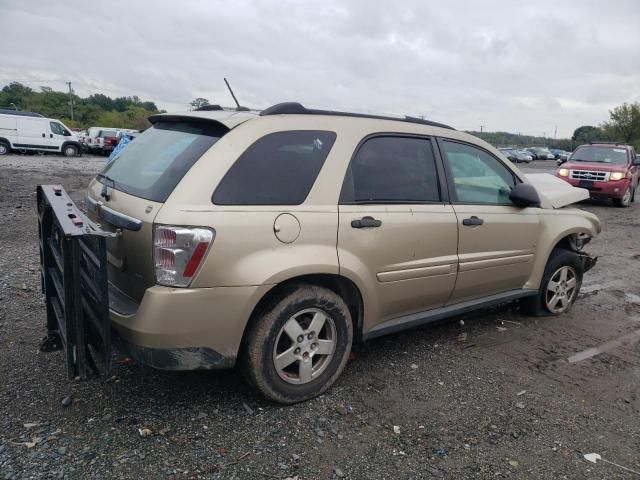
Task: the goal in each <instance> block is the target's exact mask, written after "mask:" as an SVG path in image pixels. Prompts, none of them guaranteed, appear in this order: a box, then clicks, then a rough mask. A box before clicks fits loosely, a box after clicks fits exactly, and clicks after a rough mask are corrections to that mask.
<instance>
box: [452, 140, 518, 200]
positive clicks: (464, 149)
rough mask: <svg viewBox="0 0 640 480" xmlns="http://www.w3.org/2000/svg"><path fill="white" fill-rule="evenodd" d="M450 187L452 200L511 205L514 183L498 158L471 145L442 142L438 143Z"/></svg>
mask: <svg viewBox="0 0 640 480" xmlns="http://www.w3.org/2000/svg"><path fill="white" fill-rule="evenodd" d="M441 145H442V147H443V150H444V153H445V155H446V160H447V162H446V163H447V167H448V170H449V175H450V177H451V183H452V184H453V185H452V186H453V189H452V190H453V195H454V201H456V202H457V203H472V204H476V203H480V204H494V205H505V204H507V205H510V204H511V203H512V202H511V200H509V193H510V192H511V189H512V188H513V187H514V186H515V184H516V180H515V178H514V175H513V174H512V173H511V171H510V170H509V169H508V168H507V167H505V166H504V165H503V164H502V163H501V162H500V161H499V160H498V159H497V158H495V157H494V156H493V155H490V154H489V153H487V152H485V151H484V150H481V149H479V148H476V147H473V146H471V145H467V144H463V143H458V142H451V141H447V140H444V141H442V143H441Z"/></svg>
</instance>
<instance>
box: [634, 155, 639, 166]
mask: <svg viewBox="0 0 640 480" xmlns="http://www.w3.org/2000/svg"><path fill="white" fill-rule="evenodd" d="M632 164H633V165H636V166H640V155H636V158H634V159H633V162H632Z"/></svg>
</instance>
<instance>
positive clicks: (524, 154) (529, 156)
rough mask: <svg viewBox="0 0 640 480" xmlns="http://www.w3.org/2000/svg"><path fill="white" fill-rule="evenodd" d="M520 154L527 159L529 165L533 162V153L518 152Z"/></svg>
mask: <svg viewBox="0 0 640 480" xmlns="http://www.w3.org/2000/svg"><path fill="white" fill-rule="evenodd" d="M518 153H520V155H522V156H523V157H524V158H525V161H526V162H527V163H529V162H530V161H531V160H533V155H531V153H530V152H528V151H527V150H518Z"/></svg>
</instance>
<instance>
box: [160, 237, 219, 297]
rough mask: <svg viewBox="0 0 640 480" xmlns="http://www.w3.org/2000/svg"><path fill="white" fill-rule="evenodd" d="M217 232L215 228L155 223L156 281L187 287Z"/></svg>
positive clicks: (161, 283)
mask: <svg viewBox="0 0 640 480" xmlns="http://www.w3.org/2000/svg"><path fill="white" fill-rule="evenodd" d="M215 236H216V233H215V231H214V230H212V229H209V228H202V227H174V226H170V225H155V226H154V228H153V264H154V266H155V274H156V282H157V283H159V284H160V285H166V286H169V287H188V286H189V284H190V283H191V280H193V277H194V276H195V275H196V273H198V270H199V269H200V266H201V265H202V262H203V260H204V258H205V257H206V256H207V252H208V251H209V247H210V246H211V244H212V243H213V239H214V238H215Z"/></svg>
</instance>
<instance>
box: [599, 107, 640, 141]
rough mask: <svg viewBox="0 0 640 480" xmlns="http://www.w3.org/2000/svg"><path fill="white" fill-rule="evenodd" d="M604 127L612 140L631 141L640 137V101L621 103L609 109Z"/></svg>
mask: <svg viewBox="0 0 640 480" xmlns="http://www.w3.org/2000/svg"><path fill="white" fill-rule="evenodd" d="M609 117H610V120H609V122H606V123H605V124H604V128H605V130H606V131H608V132H609V133H610V134H611V137H613V139H614V140H622V141H624V142H625V143H631V142H632V141H633V140H638V139H640V103H638V102H636V103H631V104H629V103H623V104H622V105H619V106H617V107H615V108H614V109H613V110H610V111H609Z"/></svg>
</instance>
